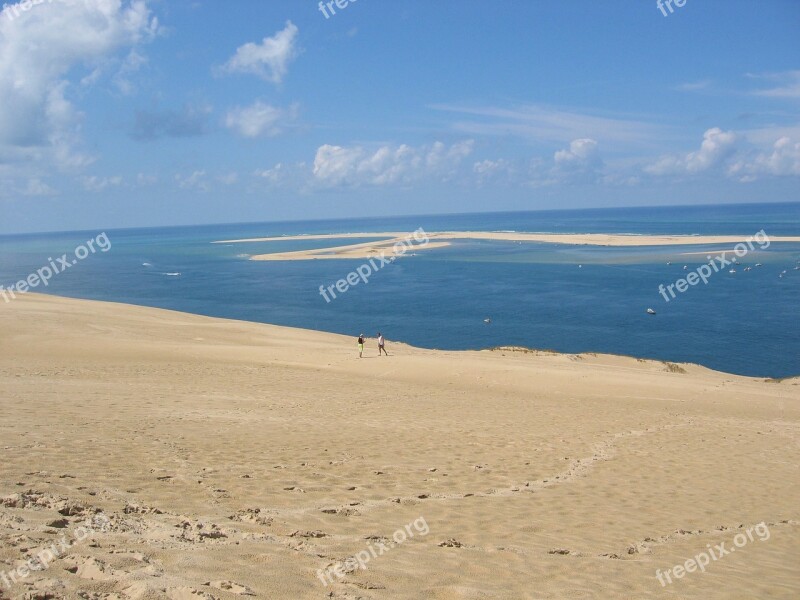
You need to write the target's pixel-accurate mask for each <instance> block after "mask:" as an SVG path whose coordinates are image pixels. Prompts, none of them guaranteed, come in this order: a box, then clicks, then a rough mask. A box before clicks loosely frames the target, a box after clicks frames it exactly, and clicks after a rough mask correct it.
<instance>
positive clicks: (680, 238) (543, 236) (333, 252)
mask: <svg viewBox="0 0 800 600" xmlns="http://www.w3.org/2000/svg"><path fill="white" fill-rule="evenodd" d="M405 235H406V234H405V233H404V232H376V233H327V234H313V235H290V236H278V237H274V236H273V237H262V238H246V239H238V240H220V241H215V242H212V243H213V244H243V243H261V242H288V241H303V240H329V239H363V238H383V239H380V240H378V241H371V242H361V243H355V244H344V245H339V246H330V247H326V248H315V249H312V250H294V251H290V252H274V253H271V254H256V255H253V256H251V257H250V260H258V261H275V260H325V259H353V258H370V257H372V256H376V255H379V254H380V253H381V252H388V251H390V250H391V248H392V246H393V245H394V244H395V243H396V242H397V241H398V240H400V239H402V238H403V237H404V236H405ZM428 237H429V238H430V241H431V243H429V244H427V245H426V246H425V247H424V248H423V247H421V248H420V250H421V251H423V250H424V251H430V250H434V249H436V248H443V247H446V246H449V245H450V244H451V241H452V240H495V241H506V242H527V243H544V244H568V245H576V246H615V247H633V246H688V245H692V246H698V245H705V244H731V245H733V244H736V243H739V242H742V241H744V240H745V239H746V237H747V236H746V235H742V236H736V235H705V236H704V235H638V234H628V233H626V234H619V233H617V234H608V233H520V232H508V231H503V232H493V231H442V232H435V233H428ZM770 240H771V241H772V242H779V243H780V242H790V243H791V242H795V243H800V236H783V237H770Z"/></svg>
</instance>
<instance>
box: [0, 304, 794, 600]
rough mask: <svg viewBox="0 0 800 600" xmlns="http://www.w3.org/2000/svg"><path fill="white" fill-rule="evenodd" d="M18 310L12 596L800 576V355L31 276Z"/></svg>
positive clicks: (787, 582) (0, 424) (734, 587)
mask: <svg viewBox="0 0 800 600" xmlns="http://www.w3.org/2000/svg"><path fill="white" fill-rule="evenodd" d="M0 327H2V329H1V330H0V331H2V334H1V335H0V390H2V392H0V397H2V401H0V448H2V457H3V459H2V461H0V595H2V596H3V597H13V598H38V599H44V598H70V599H73V598H88V599H123V600H127V599H143V600H148V599H151V598H153V599H156V598H159V599H161V598H170V599H177V600H185V599H191V600H194V599H197V598H217V599H220V600H223V599H235V598H248V597H257V598H291V599H305V598H308V599H312V598H314V599H321V598H340V599H356V598H365V599H371V598H376V599H378V598H404V599H411V598H434V599H442V600H455V599H459V600H460V599H470V600H472V599H477V598H504V599H520V598H529V599H534V598H536V599H540V598H548V599H549V598H553V599H556V598H558V599H561V598H797V597H798V595H800V575H799V574H798V569H797V557H798V556H800V514H798V513H799V512H800V511H799V510H798V506H800V487H799V486H798V475H799V473H798V465H800V436H799V435H798V433H800V380H798V379H797V378H795V379H790V380H784V381H781V382H774V381H765V380H762V379H752V378H746V377H739V376H734V375H728V374H724V373H718V372H714V371H710V370H708V369H705V368H702V367H699V366H695V365H673V364H666V363H662V362H657V361H643V360H636V359H632V358H625V357H615V356H603V355H599V356H598V355H588V354H587V355H560V354H553V353H548V352H538V351H527V350H524V349H520V348H504V349H497V350H494V351H484V352H440V351H434V350H423V349H418V348H412V347H409V346H406V345H402V344H396V343H392V342H391V340H389V341H388V349H389V352H390V354H391V356H389V357H383V358H378V357H377V350H376V349H375V345H374V343H371V344H369V346H368V354H370V357H369V358H365V359H363V360H359V359H358V357H357V353H356V351H355V340H354V338H351V337H343V336H338V335H333V334H325V333H319V332H313V331H306V330H299V329H290V328H284V327H277V326H270V325H260V324H253V323H243V322H235V321H226V320H221V319H211V318H205V317H199V316H193V315H186V314H181V313H175V312H169V311H162V310H156V309H149V308H140V307H132V306H126V305H119V304H108V303H98V302H89V301H82V300H69V299H60V298H55V297H48V296H42V295H33V294H30V295H25V296H23V297H21V298H20V299H18V300H16V301H14V302H12V303H10V304H0ZM389 337H391V335H390V336H389ZM419 519H424V522H425V523H426V525H427V532H426V533H425V534H423V533H422V530H419V529H410V527H407V526H410V524H412V523H419V522H420V521H419ZM761 523H763V526H764V527H765V528H768V532H769V538H768V539H763V540H762V539H760V538H759V537H756V538H755V539H753V540H751V541H749V542H747V543H746V544H744V545H742V546H741V547H738V548H736V549H735V552H733V553H730V554H729V555H727V556H723V557H721V558H720V559H719V560H715V561H713V562H711V564H710V565H709V566H708V567H706V572H705V573H702V572H694V573H689V574H686V575H685V576H684V577H683V578H681V579H680V580H678V579H675V580H674V583H672V584H668V585H666V586H665V587H662V585H661V584H660V583H659V581H658V580H657V579H656V570H657V569H660V570H661V571H662V572H663V571H665V570H668V569H672V568H673V567H674V566H675V565H679V564H683V563H684V562H685V561H686V560H687V559H690V558H692V557H693V556H695V555H697V554H698V553H701V552H704V551H706V550H707V548H708V546H709V545H717V544H720V543H724V544H726V546H727V547H729V548H730V547H733V545H734V542H733V540H734V539H735V537H736V535H737V534H739V533H741V532H745V531H747V530H748V529H750V530H751V531H752V528H753V527H755V526H756V525H758V524H761ZM87 524H88V525H89V526H91V527H94V529H93V530H92V531H91V535H87V536H85V537H84V536H82V535H79V533H80V532H79V528H80V527H86V526H87ZM403 529H405V530H406V531H407V532H408V531H413V532H414V534H415V535H413V536H411V537H408V539H407V540H405V541H403V542H402V543H394V542H393V537H394V534H395V532H397V531H398V530H403ZM62 536H63V538H64V541H66V542H67V545H68V547H67V548H65V549H64V550H63V551H59V554H58V556H57V557H55V558H54V559H53V560H52V561H49V562H48V566H47V568H45V569H42V570H36V571H34V572H33V573H31V574H30V575H28V576H26V577H21V576H20V577H18V581H17V582H16V583H14V584H13V586H12V587H11V589H7V588H6V587H4V583H3V576H6V577H7V576H8V574H9V573H11V572H12V570H14V569H15V568H16V567H17V566H18V565H20V564H22V563H21V561H22V560H25V559H26V558H27V557H28V556H30V555H32V554H34V555H35V554H36V553H37V552H38V551H39V550H40V549H42V548H44V547H47V546H49V545H51V544H54V543H56V544H58V540H59V538H61V537H62ZM79 537H81V538H82V539H80V540H79V539H78V538H79ZM389 544H392V546H391V548H389V546H388V545H389ZM57 547H58V546H57ZM378 547H380V548H381V549H387V548H388V549H387V551H386V552H385V553H383V554H379V555H376V556H374V557H371V558H370V560H369V562H368V563H367V564H366V565H365V566H366V569H361V568H356V569H354V570H353V569H345V570H347V571H349V572H347V573H345V574H344V577H342V578H341V579H339V578H338V576H337V577H335V580H334V582H333V583H331V584H329V585H327V586H325V585H323V583H322V581H321V579H320V578H319V577H318V571H319V570H320V569H323V570H324V569H326V568H327V567H328V566H332V565H337V564H339V563H341V562H343V561H345V559H347V558H348V557H351V556H353V555H356V554H357V553H359V552H363V551H365V549H367V548H373V549H375V548H378ZM346 564H350V565H351V564H352V563H349V562H348V563H346ZM39 566H41V565H39ZM15 577H17V576H16V575H15Z"/></svg>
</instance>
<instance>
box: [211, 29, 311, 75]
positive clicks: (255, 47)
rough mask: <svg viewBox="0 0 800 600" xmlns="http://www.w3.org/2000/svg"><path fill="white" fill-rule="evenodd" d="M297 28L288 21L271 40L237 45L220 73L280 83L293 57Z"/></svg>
mask: <svg viewBox="0 0 800 600" xmlns="http://www.w3.org/2000/svg"><path fill="white" fill-rule="evenodd" d="M297 33H298V29H297V26H296V25H295V24H294V23H292V22H291V21H287V22H286V27H284V28H283V29H282V30H280V31H279V32H277V33H276V34H275V35H273V36H272V37H265V38H264V39H263V40H262V41H261V43H260V44H256V43H254V42H249V43H247V44H244V45H243V46H239V48H237V49H236V54H234V55H233V56H232V57H231V58H230V60H228V62H226V63H225V64H224V65H223V66H222V68H221V71H222V72H223V73H248V74H251V75H257V76H259V77H261V78H262V79H265V80H266V81H271V82H272V83H280V82H281V81H283V78H284V77H285V76H286V73H287V72H288V70H289V63H290V62H291V61H292V60H293V59H294V58H295V56H297Z"/></svg>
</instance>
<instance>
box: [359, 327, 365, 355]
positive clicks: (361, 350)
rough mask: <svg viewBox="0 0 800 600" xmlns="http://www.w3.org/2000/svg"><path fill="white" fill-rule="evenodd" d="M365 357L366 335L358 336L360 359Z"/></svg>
mask: <svg viewBox="0 0 800 600" xmlns="http://www.w3.org/2000/svg"><path fill="white" fill-rule="evenodd" d="M363 355H364V334H363V333H362V334H361V335H360V336H358V358H361V357H362V356H363Z"/></svg>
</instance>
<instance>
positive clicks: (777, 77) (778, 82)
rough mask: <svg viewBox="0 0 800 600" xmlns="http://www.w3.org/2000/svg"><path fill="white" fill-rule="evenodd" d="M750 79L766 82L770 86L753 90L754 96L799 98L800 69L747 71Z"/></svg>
mask: <svg viewBox="0 0 800 600" xmlns="http://www.w3.org/2000/svg"><path fill="white" fill-rule="evenodd" d="M747 76H748V77H749V78H751V79H756V80H761V81H764V82H767V84H768V85H770V86H771V87H767V88H764V89H759V90H755V91H754V92H752V93H753V94H754V95H756V96H763V97H765V98H800V70H797V71H784V72H782V73H763V74H753V73H748V74H747Z"/></svg>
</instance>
